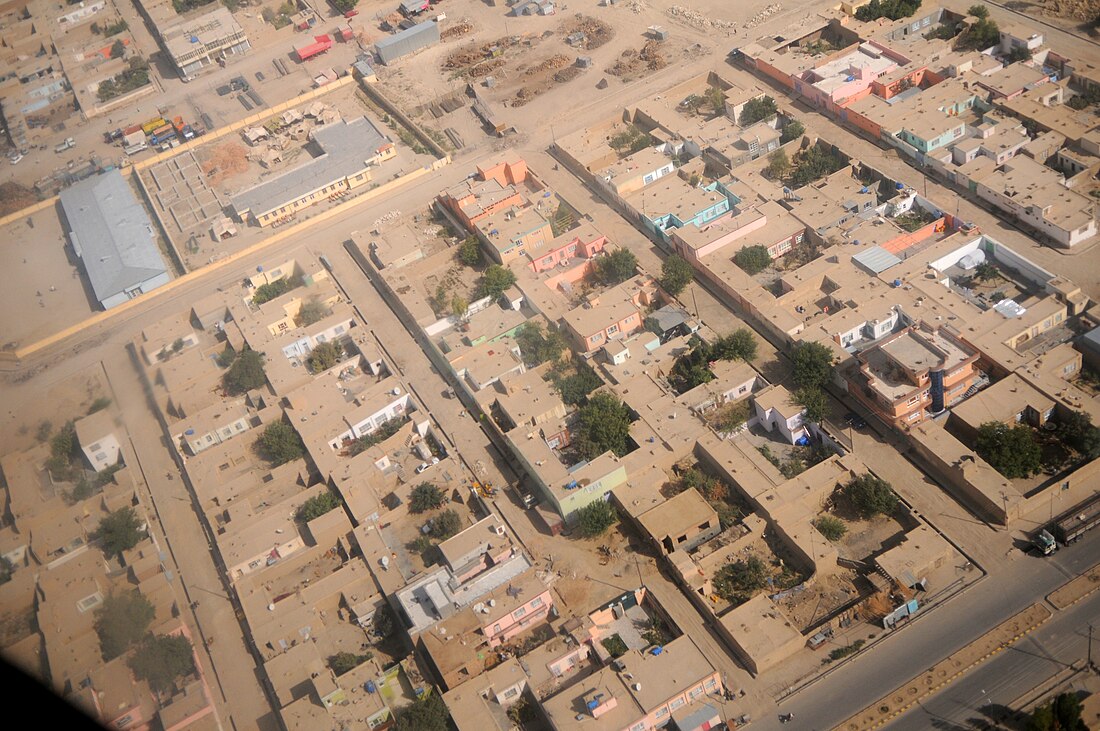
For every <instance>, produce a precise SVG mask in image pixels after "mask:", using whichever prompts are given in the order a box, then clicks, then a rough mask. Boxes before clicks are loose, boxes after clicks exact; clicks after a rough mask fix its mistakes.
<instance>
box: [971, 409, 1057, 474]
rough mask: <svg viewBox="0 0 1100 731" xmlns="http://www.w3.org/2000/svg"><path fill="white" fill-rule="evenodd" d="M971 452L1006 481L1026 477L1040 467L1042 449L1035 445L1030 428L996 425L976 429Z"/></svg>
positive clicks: (991, 422)
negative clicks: (976, 435)
mask: <svg viewBox="0 0 1100 731" xmlns="http://www.w3.org/2000/svg"><path fill="white" fill-rule="evenodd" d="M974 451H976V452H977V453H978V456H980V457H981V458H982V459H984V460H985V461H986V462H988V463H989V464H990V465H991V466H992V467H993V469H995V470H997V471H998V472H1000V473H1001V474H1002V475H1004V476H1005V477H1007V478H1008V479H1010V480H1015V479H1017V478H1020V477H1030V476H1031V475H1033V474H1035V473H1036V472H1038V471H1039V469H1040V467H1041V466H1042V460H1043V450H1042V447H1040V446H1039V443H1038V442H1037V441H1035V437H1034V435H1032V433H1031V427H1029V426H1026V425H1024V424H1020V425H1019V426H1013V427H1010V426H1008V425H1007V424H1005V423H1003V422H999V421H988V422H986V423H984V424H982V425H981V426H980V427H978V438H977V439H976V440H975V442H974Z"/></svg>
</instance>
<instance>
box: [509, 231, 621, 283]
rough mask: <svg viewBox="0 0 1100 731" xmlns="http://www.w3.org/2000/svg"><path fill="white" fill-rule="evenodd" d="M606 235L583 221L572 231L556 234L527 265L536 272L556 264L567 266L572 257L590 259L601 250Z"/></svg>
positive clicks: (529, 255)
mask: <svg viewBox="0 0 1100 731" xmlns="http://www.w3.org/2000/svg"><path fill="white" fill-rule="evenodd" d="M606 244H607V237H606V236H604V235H603V234H602V233H600V232H599V231H598V230H596V227H595V226H593V225H592V224H591V223H583V224H581V225H580V226H579V227H577V228H575V229H573V230H572V231H567V232H566V233H564V234H562V235H561V236H558V237H557V238H555V239H554V240H552V241H550V242H549V243H548V244H547V245H546V251H545V252H542V253H540V254H539V256H538V257H537V258H536V257H533V256H531V254H530V252H528V254H527V256H528V257H529V258H530V259H531V263H530V264H529V266H530V267H531V269H532V270H533V271H534V272H535V273H536V274H541V273H542V272H546V271H549V270H551V269H553V268H554V267H558V266H569V265H570V264H571V263H572V261H573V260H574V259H591V258H592V257H594V256H595V255H596V254H598V253H600V252H601V251H603V249H604V246H605V245H606Z"/></svg>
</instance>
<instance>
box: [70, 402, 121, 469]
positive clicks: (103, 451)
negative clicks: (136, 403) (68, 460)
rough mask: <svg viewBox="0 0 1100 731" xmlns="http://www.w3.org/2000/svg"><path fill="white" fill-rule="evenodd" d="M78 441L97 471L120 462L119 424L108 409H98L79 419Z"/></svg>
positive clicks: (75, 425)
mask: <svg viewBox="0 0 1100 731" xmlns="http://www.w3.org/2000/svg"><path fill="white" fill-rule="evenodd" d="M74 427H75V428H76V441H77V442H78V443H79V444H80V450H81V451H82V452H83V453H84V456H85V457H86V458H87V460H88V462H89V463H90V464H91V465H92V469H94V470H95V471H96V472H102V471H103V470H105V469H107V468H108V467H111V466H113V465H116V464H118V461H119V458H120V456H121V453H122V446H121V444H120V443H119V439H118V434H117V432H118V430H119V428H118V426H116V425H115V420H114V418H113V417H112V416H111V414H110V412H108V411H107V410H102V411H97V412H95V413H94V414H91V415H90V416H85V417H84V418H83V419H77V421H76V423H75V424H74Z"/></svg>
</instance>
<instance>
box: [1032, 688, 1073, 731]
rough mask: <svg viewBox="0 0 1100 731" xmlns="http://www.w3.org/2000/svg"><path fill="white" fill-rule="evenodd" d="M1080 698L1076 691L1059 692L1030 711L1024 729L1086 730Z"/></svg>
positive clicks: (1051, 730)
mask: <svg viewBox="0 0 1100 731" xmlns="http://www.w3.org/2000/svg"><path fill="white" fill-rule="evenodd" d="M1081 713H1082V709H1081V699H1080V698H1078V697H1077V694H1076V693H1073V692H1070V693H1059V694H1058V695H1057V696H1055V697H1054V699H1053V700H1051V701H1049V702H1048V703H1044V704H1043V705H1041V706H1038V707H1036V708H1035V710H1034V711H1032V712H1031V716H1030V717H1029V718H1028V720H1027V725H1026V726H1024V729H1025V731H1088V726H1086V725H1085V722H1084V721H1083V720H1082V719H1081Z"/></svg>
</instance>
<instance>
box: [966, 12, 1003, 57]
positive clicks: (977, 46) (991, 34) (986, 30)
mask: <svg viewBox="0 0 1100 731" xmlns="http://www.w3.org/2000/svg"><path fill="white" fill-rule="evenodd" d="M1000 41H1001V29H1000V28H999V27H997V23H996V21H994V20H993V19H991V18H981V19H979V20H978V22H976V23H974V25H972V26H970V27H969V28H967V29H966V31H965V32H964V33H963V34H962V36H961V37H960V38H959V40H958V42H957V45H958V47H959V48H960V50H972V51H984V50H985V49H987V48H990V47H992V46H996V45H997V44H998V43H1000Z"/></svg>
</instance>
